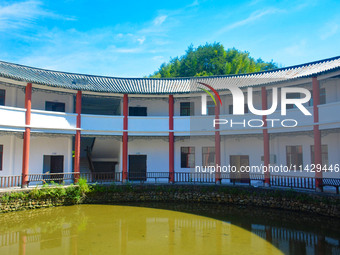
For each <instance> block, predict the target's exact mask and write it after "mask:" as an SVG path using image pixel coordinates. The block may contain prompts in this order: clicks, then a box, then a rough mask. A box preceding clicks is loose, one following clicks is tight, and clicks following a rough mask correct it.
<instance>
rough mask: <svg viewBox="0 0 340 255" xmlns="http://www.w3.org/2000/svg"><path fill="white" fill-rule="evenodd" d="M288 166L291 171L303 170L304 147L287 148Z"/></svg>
mask: <svg viewBox="0 0 340 255" xmlns="http://www.w3.org/2000/svg"><path fill="white" fill-rule="evenodd" d="M286 157H287V158H286V159H287V166H288V167H289V168H290V170H294V169H301V168H300V166H302V164H303V157H302V146H301V145H297V146H286Z"/></svg>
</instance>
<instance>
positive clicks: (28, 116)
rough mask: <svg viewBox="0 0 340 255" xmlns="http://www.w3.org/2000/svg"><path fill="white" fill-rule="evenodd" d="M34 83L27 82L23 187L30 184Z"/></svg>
mask: <svg viewBox="0 0 340 255" xmlns="http://www.w3.org/2000/svg"><path fill="white" fill-rule="evenodd" d="M31 101H32V83H27V86H26V90H25V109H26V120H25V125H26V127H25V133H24V144H23V154H22V181H21V187H22V188H24V187H27V185H28V176H27V175H28V168H29V160H30V138H31V128H30V127H29V125H31V107H32V102H31Z"/></svg>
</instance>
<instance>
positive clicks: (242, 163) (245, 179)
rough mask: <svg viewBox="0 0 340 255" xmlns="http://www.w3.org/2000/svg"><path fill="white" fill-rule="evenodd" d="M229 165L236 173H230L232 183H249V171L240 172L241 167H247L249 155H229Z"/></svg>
mask: <svg viewBox="0 0 340 255" xmlns="http://www.w3.org/2000/svg"><path fill="white" fill-rule="evenodd" d="M230 165H231V166H232V167H236V172H231V173H230V179H231V181H232V182H234V183H250V180H249V171H244V169H242V170H243V172H241V167H246V166H249V155H231V156H230Z"/></svg>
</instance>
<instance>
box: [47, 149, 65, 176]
mask: <svg viewBox="0 0 340 255" xmlns="http://www.w3.org/2000/svg"><path fill="white" fill-rule="evenodd" d="M63 172H64V156H59V155H58V156H55V155H44V159H43V173H44V174H51V175H47V176H44V179H47V180H53V181H57V182H62V180H63V178H64V177H63V175H60V174H57V173H63ZM52 173H53V174H56V175H52Z"/></svg>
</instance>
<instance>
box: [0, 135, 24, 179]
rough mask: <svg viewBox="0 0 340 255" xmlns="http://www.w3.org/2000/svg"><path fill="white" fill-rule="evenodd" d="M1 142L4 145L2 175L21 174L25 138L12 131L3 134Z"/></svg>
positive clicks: (0, 136)
mask: <svg viewBox="0 0 340 255" xmlns="http://www.w3.org/2000/svg"><path fill="white" fill-rule="evenodd" d="M0 144H2V145H3V167H2V171H0V175H1V176H6V175H20V174H21V171H22V151H23V139H22V138H19V137H18V136H15V135H14V134H10V133H8V134H2V135H0Z"/></svg>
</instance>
